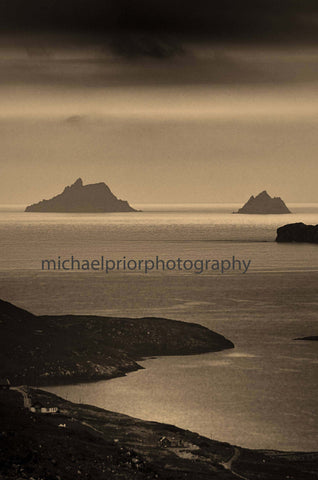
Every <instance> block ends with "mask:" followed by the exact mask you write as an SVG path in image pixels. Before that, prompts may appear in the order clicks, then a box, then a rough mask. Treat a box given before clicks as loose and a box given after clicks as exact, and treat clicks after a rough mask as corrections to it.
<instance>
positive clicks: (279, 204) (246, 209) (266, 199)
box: [234, 190, 291, 215]
mask: <svg viewBox="0 0 318 480" xmlns="http://www.w3.org/2000/svg"><path fill="white" fill-rule="evenodd" d="M234 213H247V214H261V215H264V214H281V213H291V211H290V210H289V209H288V208H287V207H286V205H285V203H284V201H283V200H282V199H281V198H280V197H271V196H270V195H268V193H267V192H266V190H264V191H263V192H261V193H259V194H258V195H257V196H256V197H254V196H253V195H252V196H251V197H250V198H249V200H248V201H247V202H246V203H245V205H243V207H242V208H240V209H239V210H238V211H237V212H234Z"/></svg>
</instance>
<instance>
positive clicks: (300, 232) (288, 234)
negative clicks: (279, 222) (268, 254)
mask: <svg viewBox="0 0 318 480" xmlns="http://www.w3.org/2000/svg"><path fill="white" fill-rule="evenodd" d="M276 242H278V243H291V242H297V243H318V225H305V224H304V223H302V222H299V223H289V224H287V225H283V226H282V227H279V228H278V229H277V237H276Z"/></svg>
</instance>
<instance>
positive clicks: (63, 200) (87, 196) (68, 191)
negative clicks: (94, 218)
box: [25, 178, 137, 213]
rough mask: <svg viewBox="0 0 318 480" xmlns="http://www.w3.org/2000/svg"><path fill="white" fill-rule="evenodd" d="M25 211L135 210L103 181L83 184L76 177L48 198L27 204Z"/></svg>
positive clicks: (98, 211)
mask: <svg viewBox="0 0 318 480" xmlns="http://www.w3.org/2000/svg"><path fill="white" fill-rule="evenodd" d="M25 211H26V212H69V213H71V212H77V213H104V212H137V210H135V209H134V208H132V207H131V206H130V205H129V203H128V202H127V201H126V200H119V199H118V198H117V197H116V196H115V195H114V194H113V193H112V192H111V190H110V188H109V187H108V186H107V185H106V184H105V183H104V182H100V183H92V184H89V185H83V181H82V179H81V178H78V179H77V180H76V182H74V183H73V184H72V185H71V186H67V187H65V188H64V191H63V192H62V193H60V194H59V195H56V196H55V197H53V198H50V199H49V200H42V201H40V202H38V203H34V204H32V205H29V206H27V207H26V209H25Z"/></svg>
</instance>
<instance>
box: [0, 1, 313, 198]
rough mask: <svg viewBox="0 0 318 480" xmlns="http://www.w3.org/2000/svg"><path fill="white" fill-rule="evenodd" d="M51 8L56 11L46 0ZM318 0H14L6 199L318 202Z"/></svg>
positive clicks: (1, 98)
mask: <svg viewBox="0 0 318 480" xmlns="http://www.w3.org/2000/svg"><path fill="white" fill-rule="evenodd" d="M44 5H45V8H44ZM317 26H318V8H317V7H316V5H315V2H313V1H309V0H305V1H303V2H299V1H296V0H295V1H294V0H289V1H287V0H286V1H280V2H277V1H272V0H266V1H265V0H258V1H257V0H254V1H253V2H252V1H250V0H244V1H241V2H238V1H234V0H227V1H223V2H221V3H219V2H214V1H210V2H207V1H203V0H200V1H197V2H195V3H194V2H188V3H185V2H179V1H176V0H175V1H170V2H168V1H165V0H164V1H161V2H159V1H155V0H152V1H148V2H144V1H140V0H139V1H136V2H128V1H126V0H125V1H124V0H121V1H116V2H115V1H103V2H102V1H99V0H94V1H92V0H91V1H90V2H88V1H86V0H80V1H79V0H78V1H77V2H73V1H71V0H69V1H66V0H64V2H60V1H58V0H55V1H53V0H52V1H51V0H47V2H45V3H44V2H40V1H39V0H31V1H29V2H21V1H20V0H11V1H10V2H8V1H7V0H3V1H2V2H1V4H0V27H1V31H0V71H1V75H0V105H1V110H0V155H1V162H0V185H1V188H0V203H1V204H29V203H34V202H37V201H39V200H41V199H42V198H50V197H51V196H53V195H55V194H57V193H59V192H61V191H62V190H63V188H64V187H65V185H69V184H71V183H73V182H74V181H75V180H76V179H77V178H78V177H82V178H83V181H84V183H93V182H100V181H104V182H105V183H107V184H108V185H109V187H110V188H111V190H112V191H113V192H114V193H115V194H116V195H117V196H118V197H119V198H122V199H126V200H128V201H129V202H130V203H132V204H134V203H173V202H176V203H184V202H191V203H193V202H199V203H200V202H203V203H207V202H222V201H224V202H239V203H240V202H243V201H246V200H247V198H249V196H250V195H251V194H254V195H256V194H257V193H259V192H260V191H261V190H264V189H266V190H267V191H268V192H269V193H270V194H272V195H275V196H281V197H282V198H283V199H284V200H285V201H287V202H317V201H318V200H317V193H316V191H317V188H316V178H317V169H318V167H317V165H318V163H317V157H318V140H317V137H318V136H317V133H316V132H317V120H318V95H317V93H318V45H317V33H316V32H317V30H318V29H317Z"/></svg>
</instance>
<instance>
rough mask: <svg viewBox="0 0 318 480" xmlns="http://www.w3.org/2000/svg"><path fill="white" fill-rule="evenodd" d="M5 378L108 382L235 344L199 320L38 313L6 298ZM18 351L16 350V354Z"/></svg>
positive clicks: (0, 325) (1, 357) (0, 310)
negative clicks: (166, 359) (159, 360)
mask: <svg viewBox="0 0 318 480" xmlns="http://www.w3.org/2000/svg"><path fill="white" fill-rule="evenodd" d="M0 334H1V335H0V338H1V345H0V378H9V379H10V382H11V384H13V385H20V384H29V385H36V386H39V385H49V384H51V385H58V384H67V383H77V382H90V381H98V380H105V379H109V378H113V377H118V376H122V375H125V374H126V373H128V372H131V371H134V370H138V369H140V368H141V367H140V366H139V365H138V363H137V361H138V360H140V359H142V358H144V357H149V356H157V355H194V354H199V353H205V352H216V351H220V350H223V349H227V348H233V347H234V345H233V343H232V342H231V341H230V340H227V339H226V338H224V337H223V336H222V335H219V334H218V333H215V332H212V331H211V330H209V329H208V328H206V327H202V326H201V325H198V324H195V323H187V322H180V321H176V320H168V319H165V318H156V317H147V318H119V317H99V316H94V315H60V316H36V315H33V314H32V313H30V312H27V311H26V310H23V309H21V308H18V307H16V306H14V305H12V304H11V303H9V302H5V301H3V300H0ZM13 352H14V353H13Z"/></svg>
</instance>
